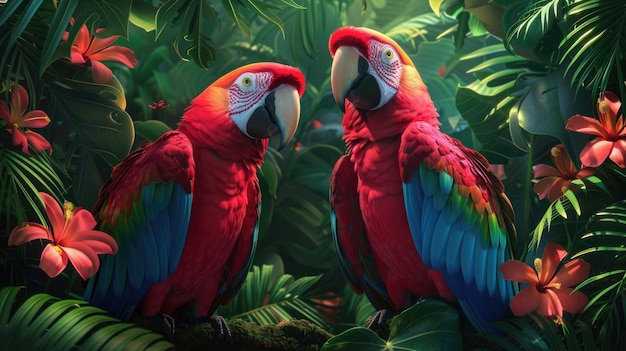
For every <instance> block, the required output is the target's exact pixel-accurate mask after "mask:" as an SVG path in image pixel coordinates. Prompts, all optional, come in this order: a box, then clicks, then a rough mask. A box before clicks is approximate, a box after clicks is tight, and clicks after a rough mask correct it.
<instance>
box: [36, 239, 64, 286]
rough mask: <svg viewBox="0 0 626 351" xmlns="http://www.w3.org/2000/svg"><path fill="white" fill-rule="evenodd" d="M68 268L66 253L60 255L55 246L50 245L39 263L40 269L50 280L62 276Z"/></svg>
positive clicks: (43, 252) (42, 254)
mask: <svg viewBox="0 0 626 351" xmlns="http://www.w3.org/2000/svg"><path fill="white" fill-rule="evenodd" d="M65 267H67V255H66V254H65V251H62V252H61V253H59V252H58V251H57V250H56V249H55V245H54V244H48V245H46V247H45V248H44V249H43V251H42V252H41V259H40V261H39V268H41V270H43V271H44V272H46V274H47V275H48V276H49V277H50V278H54V277H56V276H57V275H59V274H61V272H63V270H64V269H65Z"/></svg>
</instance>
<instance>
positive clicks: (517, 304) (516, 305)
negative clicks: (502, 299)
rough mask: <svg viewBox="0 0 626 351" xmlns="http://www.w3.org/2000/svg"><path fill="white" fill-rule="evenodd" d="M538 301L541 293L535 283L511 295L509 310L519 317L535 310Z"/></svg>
mask: <svg viewBox="0 0 626 351" xmlns="http://www.w3.org/2000/svg"><path fill="white" fill-rule="evenodd" d="M505 263H506V262H505ZM540 302H541V294H540V293H539V291H537V288H536V287H535V285H529V286H527V287H526V288H524V289H522V290H521V291H520V292H519V293H517V295H515V296H514V297H513V299H512V300H511V303H510V306H511V311H512V312H513V314H514V315H515V316H518V317H521V316H523V315H527V314H529V313H530V312H532V311H534V310H536V309H537V307H539V304H540Z"/></svg>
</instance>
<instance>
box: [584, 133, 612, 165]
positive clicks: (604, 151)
mask: <svg viewBox="0 0 626 351" xmlns="http://www.w3.org/2000/svg"><path fill="white" fill-rule="evenodd" d="M612 150H613V142H612V141H608V140H604V139H602V138H595V139H593V140H592V141H590V142H589V143H587V145H585V147H584V148H583V150H582V151H581V152H580V161H581V162H582V164H583V165H584V166H588V167H594V168H595V167H599V166H600V165H601V164H602V162H604V160H606V158H607V157H609V154H610V153H611V151H612Z"/></svg>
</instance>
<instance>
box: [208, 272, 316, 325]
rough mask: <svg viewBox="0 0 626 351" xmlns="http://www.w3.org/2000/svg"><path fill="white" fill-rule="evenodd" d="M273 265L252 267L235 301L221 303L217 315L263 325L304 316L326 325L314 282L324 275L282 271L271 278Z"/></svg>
mask: <svg viewBox="0 0 626 351" xmlns="http://www.w3.org/2000/svg"><path fill="white" fill-rule="evenodd" d="M273 269H274V267H273V266H271V265H263V266H262V267H259V266H256V265H255V266H253V268H252V271H250V272H249V273H248V276H247V277H246V281H245V282H244V284H243V286H242V287H241V290H239V293H238V294H237V296H235V298H234V299H233V301H232V302H231V303H230V304H228V305H226V306H220V308H219V309H218V311H217V312H216V313H217V314H220V315H222V316H224V317H228V318H231V319H234V318H242V319H244V320H248V321H252V322H256V323H258V324H260V325H267V324H273V323H278V322H280V321H282V320H291V319H296V318H304V319H307V320H309V321H311V322H313V323H316V324H318V325H321V326H325V325H327V323H328V322H327V321H326V320H325V319H323V318H322V317H321V315H320V313H319V311H318V310H317V309H316V308H315V303H314V302H313V301H311V297H312V296H313V295H314V291H313V289H312V287H313V285H314V284H315V283H316V282H317V281H318V280H319V279H320V277H321V276H309V277H301V278H298V279H295V278H294V277H293V276H291V275H290V274H283V275H282V276H280V277H279V278H278V279H277V280H273V279H272V271H273Z"/></svg>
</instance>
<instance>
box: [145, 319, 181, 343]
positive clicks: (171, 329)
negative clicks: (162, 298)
mask: <svg viewBox="0 0 626 351" xmlns="http://www.w3.org/2000/svg"><path fill="white" fill-rule="evenodd" d="M150 320H152V321H153V322H155V323H156V324H158V325H160V326H161V330H162V331H163V335H164V336H165V339H166V340H167V341H172V338H173V337H174V333H175V332H176V324H175V323H174V318H172V316H170V315H167V314H162V313H159V314H156V315H154V316H152V317H150Z"/></svg>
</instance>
